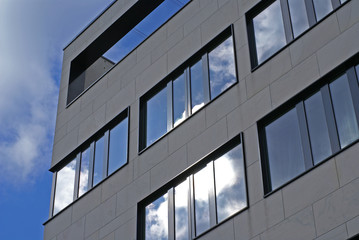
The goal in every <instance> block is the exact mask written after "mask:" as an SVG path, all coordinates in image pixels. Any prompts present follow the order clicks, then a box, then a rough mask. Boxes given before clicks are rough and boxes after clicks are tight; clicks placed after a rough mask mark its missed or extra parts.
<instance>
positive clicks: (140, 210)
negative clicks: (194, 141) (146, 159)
mask: <svg viewBox="0 0 359 240" xmlns="http://www.w3.org/2000/svg"><path fill="white" fill-rule="evenodd" d="M243 139H244V137H243V133H239V134H238V135H237V136H235V137H233V138H232V139H230V140H229V141H228V142H226V143H224V144H223V145H221V146H220V147H218V148H216V149H215V150H213V151H212V152H210V153H209V154H207V155H206V156H204V157H203V158H202V159H200V160H199V161H197V162H196V163H195V164H193V165H192V166H190V167H188V168H187V169H186V170H184V171H183V172H182V173H180V174H179V175H177V176H175V177H174V178H173V179H172V180H170V181H169V182H168V183H166V184H165V185H164V186H162V187H160V188H159V189H157V190H156V191H155V192H153V193H152V194H151V195H150V196H148V197H146V198H145V199H143V200H141V201H140V202H138V203H137V231H136V232H137V236H136V239H137V240H145V231H146V230H145V228H146V220H145V216H146V210H145V209H146V206H148V205H149V204H151V203H152V202H154V201H155V200H157V199H158V198H160V197H161V196H163V195H164V194H166V193H167V194H169V195H168V204H169V206H168V209H169V210H168V213H169V215H168V222H169V226H168V236H169V239H172V238H171V237H174V236H175V218H174V214H175V213H174V212H175V209H174V207H175V206H174V204H173V203H174V196H175V195H174V189H175V187H177V186H178V185H179V184H180V183H182V182H184V181H188V182H189V185H190V187H189V189H188V191H189V196H188V197H189V200H188V204H189V205H188V211H189V215H190V216H189V222H188V225H189V226H188V227H189V229H188V234H189V239H197V238H199V237H201V236H203V235H205V234H207V233H208V232H210V231H212V230H213V229H215V228H217V227H218V226H220V225H222V224H223V223H225V222H227V221H229V220H230V219H232V218H234V217H235V216H237V215H238V214H240V213H242V212H244V211H246V210H247V209H248V208H249V194H248V187H247V182H248V180H247V168H246V166H247V165H246V156H245V145H244V142H243ZM239 145H242V156H243V174H244V176H243V178H244V181H245V192H246V206H245V207H244V208H242V209H241V210H239V211H237V212H235V213H233V214H232V215H230V216H228V217H227V218H225V219H223V220H222V221H220V222H218V218H217V200H216V195H215V192H213V193H209V194H210V195H211V198H210V199H209V202H210V203H209V204H210V205H211V206H210V216H211V218H210V227H209V228H208V229H207V230H205V231H204V232H202V233H201V234H199V235H196V223H195V222H196V221H195V210H194V207H195V203H194V174H195V173H197V172H199V171H200V170H201V169H203V168H204V167H206V166H207V164H209V163H210V164H212V166H213V165H214V161H215V160H217V159H218V158H219V157H221V156H223V155H224V154H226V153H227V152H228V151H229V150H232V149H233V148H234V147H237V146H239ZM213 167H214V166H213ZM213 184H215V179H213ZM213 190H214V191H215V186H214V189H213ZM170 203H171V204H172V206H170ZM214 218H215V219H214ZM173 239H174V238H173Z"/></svg>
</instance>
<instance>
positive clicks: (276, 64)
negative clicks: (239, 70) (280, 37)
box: [246, 49, 292, 98]
mask: <svg viewBox="0 0 359 240" xmlns="http://www.w3.org/2000/svg"><path fill="white" fill-rule="evenodd" d="M291 67H292V65H291V61H290V54H289V50H288V49H285V50H284V51H282V52H280V53H279V54H278V55H276V56H274V57H273V59H271V61H269V62H266V63H264V64H263V65H262V66H260V67H259V68H258V69H256V70H254V72H253V73H252V75H249V77H248V78H247V79H246V86H247V97H248V98H250V97H252V96H253V95H255V94H256V93H258V92H260V91H262V90H263V89H264V88H266V87H267V86H268V85H269V84H270V83H271V82H273V81H275V80H277V79H278V78H280V77H281V76H283V75H284V74H285V73H287V72H288V71H289V70H290V69H291Z"/></svg>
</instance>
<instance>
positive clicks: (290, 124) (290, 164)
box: [265, 108, 305, 190]
mask: <svg viewBox="0 0 359 240" xmlns="http://www.w3.org/2000/svg"><path fill="white" fill-rule="evenodd" d="M265 132H266V137H267V139H266V140H267V149H268V161H269V169H270V177H271V181H272V190H274V189H276V188H277V187H279V186H281V185H282V184H284V183H286V182H288V181H289V180H291V179H293V178H294V177H296V176H298V175H299V174H300V173H302V172H304V170H305V166H304V157H303V150H302V142H301V136H300V130H299V122H298V116H297V111H296V109H295V108H294V109H292V110H290V111H289V112H287V113H286V114H284V115H283V116H281V117H280V118H278V119H277V120H275V121H274V122H272V123H271V124H269V125H268V126H266V128H265Z"/></svg>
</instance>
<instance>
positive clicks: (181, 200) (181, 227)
mask: <svg viewBox="0 0 359 240" xmlns="http://www.w3.org/2000/svg"><path fill="white" fill-rule="evenodd" d="M188 198H189V183H188V180H186V181H184V182H182V183H181V184H179V185H178V186H177V187H175V235H176V238H175V239H176V240H188V237H189V231H188V228H189V222H188V216H189V215H188V214H189V207H188V203H189V201H188Z"/></svg>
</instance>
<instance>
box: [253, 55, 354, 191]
mask: <svg viewBox="0 0 359 240" xmlns="http://www.w3.org/2000/svg"><path fill="white" fill-rule="evenodd" d="M358 63H359V53H357V54H356V55H354V56H353V57H352V58H350V59H349V60H347V61H346V62H344V63H343V64H341V65H339V66H338V67H336V68H335V69H333V70H332V71H331V72H329V73H328V74H326V75H325V76H324V77H322V78H321V79H319V80H318V81H316V82H314V83H313V84H312V85H311V86H309V87H307V88H306V89H304V90H303V91H301V92H300V93H298V94H297V95H295V96H294V97H293V98H291V99H290V100H288V101H287V102H285V103H284V104H282V105H281V106H279V107H278V108H277V109H275V110H274V111H272V112H271V113H269V114H268V115H267V116H265V117H263V118H262V119H260V120H259V121H258V122H257V128H258V136H259V138H258V139H259V148H260V158H261V164H262V177H263V178H262V179H263V189H264V197H267V196H269V195H271V194H272V193H274V192H276V191H278V190H280V189H282V188H283V187H285V186H286V185H288V184H289V183H291V182H293V181H295V180H296V179H298V178H299V177H301V176H303V175H305V174H306V173H307V172H309V171H311V170H312V169H314V168H316V167H318V166H320V165H321V164H323V163H324V162H326V161H328V160H329V159H331V158H333V157H334V156H336V155H337V154H339V153H340V152H342V151H344V150H345V149H347V148H349V147H350V146H352V145H354V144H356V143H357V142H359V138H358V139H356V140H354V141H353V142H351V143H350V144H348V145H347V146H345V147H341V146H340V142H339V134H338V131H337V129H338V128H337V125H336V124H337V123H336V120H335V115H334V109H333V104H332V99H331V96H330V92H329V91H330V90H329V84H330V83H332V82H334V81H335V80H337V79H338V78H339V77H341V76H343V75H346V76H347V78H348V84H349V86H350V91H351V95H352V96H351V97H352V98H351V100H352V101H353V105H354V111H355V116H356V118H357V124H358V126H359V73H357V74H356V72H355V66H356V65H357V64H358ZM317 92H321V93H322V99H323V105H324V110H325V118H326V121H327V124H328V131H329V138H330V141H331V150H332V154H331V155H329V156H328V157H326V158H325V159H323V160H321V161H320V162H319V163H317V164H316V163H314V161H313V158H312V150H311V145H310V138H309V136H308V135H309V129H308V125H307V119H306V113H305V112H304V111H305V110H304V109H301V108H302V107H304V106H301V105H304V101H305V100H306V99H308V98H310V97H311V96H312V95H314V94H315V93H317ZM293 108H297V112H298V120H299V121H302V122H301V123H300V124H299V125H300V133H301V137H302V144H303V137H304V139H305V140H304V141H305V144H306V146H303V154H304V156H306V157H304V158H305V159H306V158H307V160H305V161H307V164H306V168H305V170H304V171H303V172H302V173H300V174H299V175H298V176H295V177H293V178H292V179H290V180H288V181H287V182H284V183H283V184H281V185H280V186H279V187H277V188H275V189H272V186H271V177H270V166H269V159H268V150H267V139H266V133H265V127H266V126H268V125H269V124H270V123H272V122H274V121H275V120H276V119H279V118H280V117H281V116H283V115H284V114H286V113H287V112H288V111H290V110H291V109H293ZM298 108H299V111H298ZM301 118H302V120H300V119H301ZM303 145H304V144H303ZM308 158H309V159H308ZM308 163H309V164H308Z"/></svg>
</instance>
